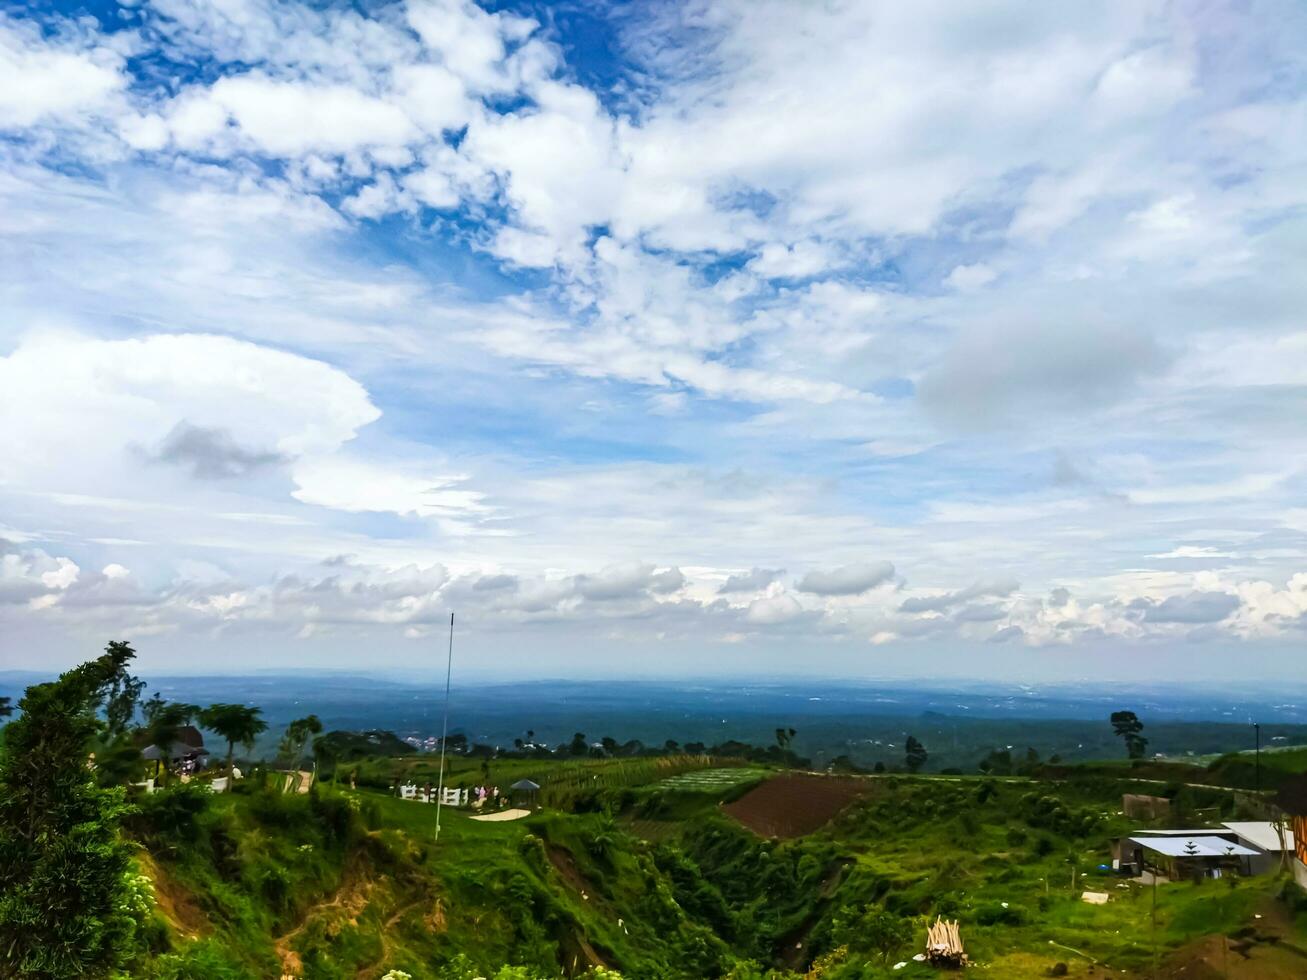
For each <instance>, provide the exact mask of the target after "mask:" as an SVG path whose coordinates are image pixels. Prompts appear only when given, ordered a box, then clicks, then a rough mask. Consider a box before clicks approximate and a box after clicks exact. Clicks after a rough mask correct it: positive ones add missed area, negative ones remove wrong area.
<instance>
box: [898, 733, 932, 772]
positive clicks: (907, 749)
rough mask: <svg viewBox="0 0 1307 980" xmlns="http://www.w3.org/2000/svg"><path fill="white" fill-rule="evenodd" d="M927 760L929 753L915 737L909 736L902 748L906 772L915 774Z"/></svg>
mask: <svg viewBox="0 0 1307 980" xmlns="http://www.w3.org/2000/svg"><path fill="white" fill-rule="evenodd" d="M928 758H930V753H929V752H927V751H926V747H925V746H924V745H922V744H921V742H919V741H918V740H917V737H916V736H915V735H909V736H908V740H907V742H906V743H905V745H904V748H903V763H904V765H906V766H907V767H908V772H917V771H918V770H919V769H920V768H921V767H922V766H924V765H925V764H926V760H927V759H928Z"/></svg>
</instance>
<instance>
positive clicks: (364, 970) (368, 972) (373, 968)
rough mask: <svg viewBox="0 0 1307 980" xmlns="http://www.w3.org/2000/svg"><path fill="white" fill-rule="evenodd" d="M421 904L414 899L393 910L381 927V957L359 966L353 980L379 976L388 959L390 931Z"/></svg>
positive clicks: (367, 979) (418, 900)
mask: <svg viewBox="0 0 1307 980" xmlns="http://www.w3.org/2000/svg"><path fill="white" fill-rule="evenodd" d="M421 904H422V899H420V898H418V899H414V900H413V901H411V902H409V903H407V904H406V905H401V906H400V907H399V908H398V909H396V910H395V913H394V914H393V915H392V916H391V917H390V918H389V919H387V920H386V921H385V923H384V924H383V925H382V927H381V933H380V936H381V955H380V956H379V957H377V959H376V960H374V961H373V962H372V963H369V964H368V965H367V966H361V967H359V969H358V972H357V973H355V974H354V977H355V980H371V978H372V977H373V976H376V975H380V973H381V969H382V968H383V967H384V966H385V965H386V962H387V961H388V960H389V959H390V953H391V946H392V944H391V940H390V931H391V930H392V929H394V928H395V927H396V926H397V925H399V920H400V919H402V918H404V916H406V915H407V914H408V913H409V912H411V911H413V909H415V908H417V907H418V906H419V905H421Z"/></svg>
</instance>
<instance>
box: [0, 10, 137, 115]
mask: <svg viewBox="0 0 1307 980" xmlns="http://www.w3.org/2000/svg"><path fill="white" fill-rule="evenodd" d="M126 85H127V80H126V76H125V75H124V73H123V58H122V55H121V54H120V53H119V52H118V51H116V50H114V49H113V48H112V47H111V46H109V45H107V44H103V45H102V44H96V43H94V42H93V41H90V40H89V39H79V38H77V37H76V36H75V35H74V36H73V37H67V36H65V37H62V38H60V37H58V36H56V37H55V38H53V39H47V38H43V37H42V36H41V35H40V33H39V31H37V30H35V29H33V27H32V25H27V24H23V23H22V22H19V21H15V20H13V19H11V18H9V17H6V16H3V15H0V130H4V129H18V128H22V127H27V126H31V125H33V124H34V123H38V122H54V123H70V122H78V121H80V120H83V119H84V118H85V117H86V116H88V115H90V114H93V113H96V112H100V111H103V110H107V109H109V108H110V107H111V106H112V105H113V103H114V102H115V101H116V99H117V98H118V97H119V96H120V95H121V94H122V91H123V89H125V88H126Z"/></svg>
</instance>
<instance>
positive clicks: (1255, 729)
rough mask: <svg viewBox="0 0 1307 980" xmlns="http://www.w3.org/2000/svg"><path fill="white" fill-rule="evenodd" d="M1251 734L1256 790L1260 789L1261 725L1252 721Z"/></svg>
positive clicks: (1259, 790)
mask: <svg viewBox="0 0 1307 980" xmlns="http://www.w3.org/2000/svg"><path fill="white" fill-rule="evenodd" d="M1253 734H1254V736H1255V738H1256V742H1255V743H1254V744H1255V746H1256V748H1254V750H1253V758H1254V759H1255V760H1256V762H1257V782H1256V786H1257V792H1259V793H1260V792H1261V791H1262V726H1261V725H1260V724H1259V723H1258V722H1253Z"/></svg>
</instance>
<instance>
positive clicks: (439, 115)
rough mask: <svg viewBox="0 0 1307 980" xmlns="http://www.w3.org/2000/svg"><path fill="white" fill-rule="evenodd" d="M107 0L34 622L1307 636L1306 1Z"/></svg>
mask: <svg viewBox="0 0 1307 980" xmlns="http://www.w3.org/2000/svg"><path fill="white" fill-rule="evenodd" d="M95 13H96V16H95V17H80V18H76V19H74V18H69V17H65V16H62V15H61V14H59V13H58V12H56V11H55V10H53V9H42V8H41V7H40V6H38V7H36V8H33V9H30V10H29V11H28V12H27V13H25V14H24V15H22V16H18V15H16V14H12V13H11V14H6V15H0V291H2V293H0V295H3V297H4V308H5V311H6V315H5V317H4V319H3V321H2V322H0V417H3V418H4V419H5V420H6V424H5V425H4V426H3V427H0V506H2V507H3V510H0V540H3V545H0V625H4V626H6V627H7V628H6V629H5V633H6V635H8V636H11V637H18V636H22V637H23V638H24V640H23V643H24V644H27V643H28V642H29V641H34V642H36V643H37V644H38V646H41V647H42V649H48V650H49V651H50V656H54V657H63V656H64V655H65V653H66V652H68V651H72V650H74V649H80V648H84V647H86V646H87V645H88V644H90V643H94V642H98V641H99V640H102V639H103V638H105V637H107V636H108V635H109V634H113V635H118V634H124V635H130V636H134V637H142V636H147V635H156V634H157V635H165V636H167V635H172V636H178V637H205V638H207V639H208V640H214V639H215V638H219V639H220V638H223V637H231V636H239V637H241V644H242V649H243V650H244V651H246V653H245V654H244V656H246V657H247V659H249V660H250V661H251V662H253V661H266V660H268V659H272V660H274V661H277V662H285V663H301V662H311V661H312V659H313V649H314V647H313V646H312V644H309V645H308V646H305V645H304V643H303V642H302V641H305V640H308V639H310V638H318V639H321V638H323V637H327V636H336V637H345V636H348V637H366V638H367V641H368V642H369V644H371V645H372V646H373V647H374V648H375V649H378V650H381V651H383V653H382V654H381V655H382V656H383V657H384V658H386V659H387V660H389V661H391V662H394V663H396V664H403V663H405V662H408V659H407V658H410V657H411V654H410V653H408V652H407V649H408V648H407V646H406V641H410V640H417V639H421V638H422V637H423V636H425V635H426V634H427V632H428V631H429V629H430V628H431V627H432V624H433V623H436V622H438V621H440V620H441V619H442V618H443V617H444V616H446V615H447V613H448V611H449V610H450V609H451V608H454V607H457V608H458V609H459V610H460V612H463V613H464V614H465V619H466V620H467V621H468V622H469V624H470V625H472V626H473V628H475V629H477V630H478V631H480V632H481V633H483V634H485V635H502V636H503V637H504V640H503V647H504V650H505V651H508V650H509V649H510V648H512V649H514V650H520V648H521V645H522V644H523V643H531V642H533V638H538V637H548V638H549V639H548V641H547V643H544V644H543V645H544V646H547V647H548V648H549V649H551V650H553V651H555V652H556V653H557V656H556V657H555V659H554V660H553V661H551V662H550V663H552V664H556V665H565V664H567V663H569V662H578V661H575V660H572V661H569V660H568V659H567V658H568V657H573V658H575V657H581V658H585V657H591V658H594V657H600V656H602V655H604V653H603V651H611V650H612V649H615V648H616V645H618V644H621V643H624V642H628V641H631V640H641V641H647V642H654V643H658V642H662V643H669V644H675V645H676V646H677V648H678V649H681V650H694V651H706V650H717V651H720V650H727V649H730V650H747V651H752V652H753V654H754V655H755V660H752V661H748V660H746V661H745V662H746V663H749V664H750V666H755V665H756V664H757V663H759V662H761V663H763V664H765V663H766V662H767V657H769V656H771V654H770V653H769V652H768V651H772V650H775V649H777V648H778V647H777V645H780V647H787V646H788V647H790V648H792V647H793V645H794V644H796V643H799V642H802V643H803V644H805V645H806V646H807V647H811V648H814V649H835V648H836V647H838V648H840V649H841V650H843V651H845V653H847V651H848V650H857V651H862V653H863V655H865V662H866V664H867V665H868V667H867V669H868V670H869V671H870V672H875V665H876V663H878V662H879V658H884V657H887V656H890V655H891V654H890V653H889V652H887V651H894V650H898V649H900V648H903V649H907V648H912V649H922V650H937V649H944V648H949V649H966V650H976V651H988V652H986V653H985V656H986V657H992V658H993V659H994V662H995V663H996V664H997V663H1000V662H1001V663H1003V664H1004V665H1005V666H1004V668H1003V669H1005V670H1007V671H1009V672H1020V669H1021V668H1020V663H1021V661H1020V658H1014V655H1013V654H1010V653H1004V654H1002V655H1001V656H1000V652H999V651H1008V650H1014V649H1015V650H1020V651H1024V655H1025V656H1027V657H1035V656H1039V655H1040V654H1039V651H1040V650H1043V649H1048V648H1052V649H1066V650H1072V651H1074V650H1084V651H1093V650H1099V649H1102V648H1103V647H1104V645H1151V648H1153V649H1160V648H1163V647H1168V648H1169V647H1175V646H1177V645H1187V646H1192V645H1193V644H1207V645H1208V647H1209V648H1211V644H1213V643H1216V644H1217V646H1218V647H1219V648H1220V649H1226V647H1227V646H1228V644H1233V643H1252V644H1260V645H1262V646H1264V647H1265V648H1267V649H1275V648H1277V645H1279V644H1288V643H1291V642H1293V640H1294V639H1295V638H1297V637H1300V636H1301V635H1302V629H1303V627H1304V625H1307V584H1305V583H1307V579H1305V578H1304V573H1305V570H1307V509H1304V508H1303V507H1302V506H1301V504H1300V501H1301V499H1302V492H1301V491H1302V489H1303V484H1304V480H1303V476H1302V473H1301V464H1300V463H1299V460H1301V459H1302V458H1304V450H1305V449H1307V445H1304V443H1307V437H1305V436H1304V429H1303V426H1302V425H1301V419H1302V417H1303V410H1304V408H1307V340H1304V338H1305V337H1307V331H1305V330H1304V329H1303V323H1302V310H1303V309H1304V308H1307V302H1305V301H1307V285H1305V281H1304V279H1303V277H1302V276H1301V275H1299V274H1298V272H1297V270H1298V268H1299V267H1300V266H1301V259H1302V257H1303V255H1302V253H1303V250H1304V241H1305V240H1307V219H1305V218H1304V214H1307V210H1304V208H1303V204H1304V203H1305V201H1304V199H1305V198H1307V97H1305V92H1304V86H1303V85H1302V83H1301V79H1302V78H1303V77H1305V76H1304V68H1307V56H1305V55H1304V53H1303V51H1302V49H1301V45H1298V44H1295V43H1294V40H1295V39H1296V38H1297V37H1301V36H1302V35H1303V31H1304V30H1307V15H1305V14H1304V12H1303V10H1302V9H1301V8H1300V7H1299V6H1298V5H1295V4H1292V3H1253V4H1251V5H1248V4H1224V3H1216V4H1201V5H1199V4H1184V3H1181V4H1174V3H1138V4H1130V5H1128V6H1122V5H1107V6H1101V7H1100V6H1093V5H1089V6H1082V7H1075V8H1071V7H1065V6H1062V7H1057V6H1051V7H1041V8H1038V9H1037V10H1034V11H1032V9H1031V7H1030V6H1029V5H1028V4H1016V3H995V4H991V5H987V6H985V7H984V8H964V7H959V6H958V5H956V4H947V3H939V4H935V3H928V4H926V5H924V6H923V5H920V4H918V5H916V6H913V7H911V8H908V7H904V6H903V5H901V4H869V3H850V4H840V3H834V4H822V5H813V4H804V3H786V2H779V0H775V2H773V0H763V2H751V3H749V4H744V3H742V2H736V0H713V2H694V3H686V4H679V5H667V6H656V5H640V6H637V7H635V8H632V7H629V6H617V7H614V8H612V9H606V8H603V7H594V8H593V9H588V10H586V11H584V12H579V13H578V12H557V11H554V12H550V16H545V13H546V11H545V10H544V8H540V9H537V8H536V7H535V6H533V5H531V4H527V3H522V4H519V5H514V6H512V7H510V8H508V9H504V10H500V11H498V12H494V13H491V12H487V11H486V10H484V9H482V8H481V7H478V6H477V5H475V4H473V3H471V2H459V0H439V2H436V0H431V2H427V0H411V2H407V3H403V2H396V3H391V4H383V5H380V6H378V7H377V8H376V9H374V10H372V11H371V12H370V13H368V14H367V15H364V14H362V13H360V12H359V11H357V10H354V9H349V8H336V7H331V8H327V9H319V8H316V7H310V6H308V5H302V4H297V3H285V2H271V0H236V2H233V3H229V4H224V5H213V4H209V3H204V2H199V0H151V2H146V3H143V4H140V5H132V6H121V7H116V6H106V7H105V8H104V9H103V10H99V9H97V10H96V11H95ZM598 38H602V39H603V40H602V43H600V42H599V41H597V40H596V39H598ZM296 638H298V640H297V639H296ZM580 641H584V643H585V644H586V650H588V651H590V652H588V653H576V652H575V649H574V644H575V643H577V642H580ZM2 642H3V641H0V643H2ZM161 642H171V641H161ZM1193 649H1199V648H1198V647H1193ZM506 655H507V653H506ZM514 655H516V654H514ZM43 656H45V654H42V653H35V652H33V651H32V650H31V649H30V648H29V647H27V646H26V645H25V646H24V649H21V650H20V649H18V648H17V646H13V647H11V646H9V645H8V644H4V645H0V666H3V665H5V664H15V665H18V664H21V665H31V664H33V663H39V662H41V660H42V657H43ZM814 657H815V658H816V659H815V660H814V663H813V667H814V669H820V668H821V666H822V661H821V655H820V654H814ZM1003 657H1005V658H1007V659H1002V658H1003ZM841 663H843V664H847V663H848V660H847V658H846V659H845V660H842V661H841ZM979 663H981V664H982V665H981V666H978V667H976V668H975V670H976V671H977V672H984V670H985V669H986V668H985V667H984V666H983V661H982V662H979ZM541 669H549V670H555V671H556V670H557V669H558V667H557V666H547V667H541Z"/></svg>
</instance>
